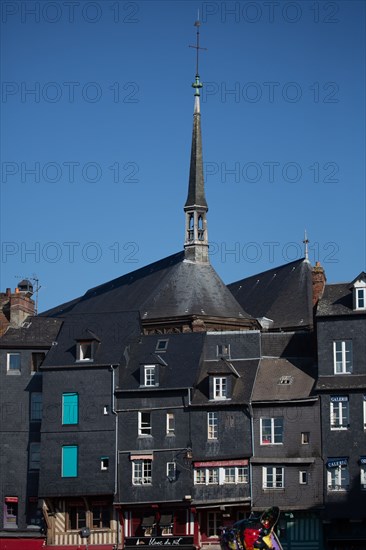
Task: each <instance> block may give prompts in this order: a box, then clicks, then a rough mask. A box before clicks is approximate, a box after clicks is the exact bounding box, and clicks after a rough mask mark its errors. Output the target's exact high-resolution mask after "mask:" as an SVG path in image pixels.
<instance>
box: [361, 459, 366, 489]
mask: <svg viewBox="0 0 366 550" xmlns="http://www.w3.org/2000/svg"><path fill="white" fill-rule="evenodd" d="M360 483H361V490H362V491H366V464H361V466H360Z"/></svg>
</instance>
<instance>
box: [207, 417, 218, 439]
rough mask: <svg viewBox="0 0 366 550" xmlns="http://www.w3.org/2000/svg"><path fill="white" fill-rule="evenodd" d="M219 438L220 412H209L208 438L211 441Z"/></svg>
mask: <svg viewBox="0 0 366 550" xmlns="http://www.w3.org/2000/svg"><path fill="white" fill-rule="evenodd" d="M218 438H219V414H218V412H217V411H214V412H208V413H207V439H209V440H210V441H212V440H217V439H218Z"/></svg>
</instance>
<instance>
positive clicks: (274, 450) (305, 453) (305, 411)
mask: <svg viewBox="0 0 366 550" xmlns="http://www.w3.org/2000/svg"><path fill="white" fill-rule="evenodd" d="M319 411H320V408H319V403H318V402H315V403H314V402H312V403H309V404H297V405H296V404H288V403H286V404H283V405H274V404H271V405H267V406H261V407H259V406H255V407H254V409H253V414H254V421H253V430H254V447H255V456H260V457H279V458H280V457H282V458H293V457H299V456H301V457H313V456H317V457H320V456H321V435H320V412H319ZM261 417H264V418H272V417H283V419H284V421H283V426H284V428H283V429H284V435H283V444H274V445H271V444H268V445H267V444H266V445H261V440H260V418H261ZM301 432H309V437H310V439H309V443H308V444H302V443H301Z"/></svg>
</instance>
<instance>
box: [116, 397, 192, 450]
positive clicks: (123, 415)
mask: <svg viewBox="0 0 366 550" xmlns="http://www.w3.org/2000/svg"><path fill="white" fill-rule="evenodd" d="M184 398H185V396H184V395H181V396H179V395H178V396H175V397H174V396H170V397H165V396H159V397H156V398H153V397H150V398H149V397H142V396H141V398H140V399H139V400H137V399H135V400H132V399H128V400H126V401H125V400H121V399H119V400H118V409H122V408H123V409H124V410H123V411H122V412H120V413H119V441H120V443H119V449H120V450H139V449H142V450H143V449H154V448H162V447H167V446H168V447H172V446H173V447H184V448H186V447H187V446H188V444H189V442H190V434H189V412H188V411H187V410H185V409H183V399H184ZM139 411H149V412H150V413H151V417H150V418H151V436H149V435H141V436H139V434H138V412H139ZM168 412H172V413H174V416H175V432H174V435H167V433H166V415H167V413H168Z"/></svg>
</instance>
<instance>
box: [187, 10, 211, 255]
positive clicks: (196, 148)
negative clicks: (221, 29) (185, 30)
mask: <svg viewBox="0 0 366 550" xmlns="http://www.w3.org/2000/svg"><path fill="white" fill-rule="evenodd" d="M195 26H196V27H197V44H196V46H192V47H193V48H196V50H197V63H196V79H195V82H194V83H193V84H192V87H193V88H194V89H195V93H194V112H193V132H192V148H191V164H190V170H189V184H188V196H187V200H186V203H185V205H184V212H185V218H186V233H185V241H184V250H185V257H186V259H187V260H191V261H195V262H205V263H208V261H209V260H208V235H207V220H206V214H207V211H208V206H207V202H206V198H205V187H204V180H203V160H202V137H201V112H200V89H201V88H202V83H201V81H200V77H199V73H198V56H199V50H200V49H204V48H201V47H200V45H199V27H200V22H199V21H196V22H195Z"/></svg>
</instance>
